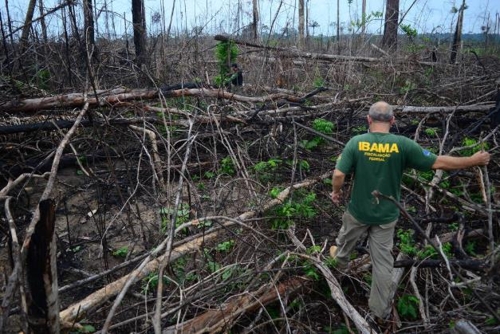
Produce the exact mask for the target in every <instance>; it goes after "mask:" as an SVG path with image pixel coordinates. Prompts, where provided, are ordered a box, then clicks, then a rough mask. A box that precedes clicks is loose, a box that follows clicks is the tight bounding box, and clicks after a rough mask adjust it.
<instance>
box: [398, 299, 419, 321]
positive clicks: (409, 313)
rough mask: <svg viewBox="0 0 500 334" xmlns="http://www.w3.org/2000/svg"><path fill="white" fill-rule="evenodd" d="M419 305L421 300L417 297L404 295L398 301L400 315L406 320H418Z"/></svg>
mask: <svg viewBox="0 0 500 334" xmlns="http://www.w3.org/2000/svg"><path fill="white" fill-rule="evenodd" d="M418 304H419V300H418V298H417V297H415V296H413V295H403V296H402V297H401V298H399V300H398V305H397V309H398V312H399V315H400V316H401V317H403V318H406V319H411V320H415V319H417V317H418V314H417V310H418Z"/></svg>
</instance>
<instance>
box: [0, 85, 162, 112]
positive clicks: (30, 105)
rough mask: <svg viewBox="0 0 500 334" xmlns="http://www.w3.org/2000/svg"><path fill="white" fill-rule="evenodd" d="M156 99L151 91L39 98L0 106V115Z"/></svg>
mask: <svg viewBox="0 0 500 334" xmlns="http://www.w3.org/2000/svg"><path fill="white" fill-rule="evenodd" d="M156 97H158V91H157V90H152V89H123V88H119V89H113V90H110V91H102V92H98V97H97V98H96V97H95V95H88V96H86V94H83V93H71V94H65V95H57V96H48V97H40V98H33V99H24V100H12V101H9V102H6V103H3V104H0V113H7V112H8V113H11V114H12V113H16V112H35V111H38V110H47V109H59V108H65V109H66V108H82V107H83V106H84V104H85V103H86V102H87V103H88V104H89V107H96V106H101V105H106V104H109V105H117V104H120V103H122V102H124V101H130V100H138V99H152V98H156Z"/></svg>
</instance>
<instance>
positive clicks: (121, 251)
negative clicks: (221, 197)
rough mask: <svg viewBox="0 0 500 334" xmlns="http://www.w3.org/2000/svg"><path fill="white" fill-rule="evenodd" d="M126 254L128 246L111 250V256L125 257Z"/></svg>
mask: <svg viewBox="0 0 500 334" xmlns="http://www.w3.org/2000/svg"><path fill="white" fill-rule="evenodd" d="M127 254H128V247H127V246H123V247H120V248H118V249H117V250H115V251H114V252H113V256H116V257H126V256H127Z"/></svg>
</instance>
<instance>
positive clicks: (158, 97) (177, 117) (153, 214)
mask: <svg viewBox="0 0 500 334" xmlns="http://www.w3.org/2000/svg"><path fill="white" fill-rule="evenodd" d="M198 43H199V41H192V43H191V44H188V45H187V46H186V45H185V46H184V47H185V48H186V49H184V50H183V52H182V55H186V56H185V57H183V56H182V55H181V53H173V54H172V55H170V56H169V59H168V60H164V61H162V65H164V67H162V70H164V69H168V70H171V73H169V74H168V75H166V76H162V75H158V76H157V75H151V73H144V72H141V71H140V70H139V69H137V68H135V67H134V66H133V63H132V62H131V60H129V59H121V58H120V57H121V55H120V54H119V53H113V52H112V51H111V50H112V48H110V50H108V51H105V48H106V45H103V49H104V51H103V50H101V54H100V57H101V58H100V62H99V67H96V68H95V73H94V74H95V76H94V78H93V80H95V81H94V82H95V85H94V86H95V87H96V88H99V89H95V90H92V89H89V90H87V89H85V91H84V93H78V91H79V88H78V85H67V86H66V84H65V87H74V91H71V92H70V93H68V91H62V90H61V91H59V94H51V95H48V94H46V92H44V91H41V90H38V89H35V88H36V85H35V86H29V87H23V86H20V84H19V83H20V82H16V81H15V80H14V79H12V78H11V79H10V80H7V79H6V78H5V77H3V78H2V88H3V89H2V94H3V98H2V102H1V104H0V111H1V112H2V116H3V118H2V125H1V126H0V134H1V135H2V145H1V149H0V163H1V165H0V174H1V177H2V179H1V186H0V189H1V190H0V199H2V202H3V204H4V205H3V207H2V212H1V213H2V218H1V219H2V220H1V222H2V232H3V238H2V245H3V249H2V251H3V254H2V258H3V259H4V261H3V262H2V265H3V274H4V275H3V278H4V285H3V286H4V291H3V302H2V310H3V313H2V322H1V325H2V326H1V327H2V329H3V330H4V331H7V332H10V331H14V330H16V331H20V330H24V331H25V332H27V327H28V326H33V320H40V319H45V321H47V322H48V323H50V326H51V328H52V329H53V330H56V329H57V328H59V327H60V328H62V329H63V330H64V331H68V332H78V331H80V332H84V331H86V330H88V331H98V332H100V333H106V332H110V333H130V332H137V333H149V332H153V331H155V332H156V333H205V332H210V333H216V332H232V333H282V332H283V333H292V332H293V333H334V332H335V331H336V330H339V331H340V330H342V331H343V332H347V331H349V332H353V331H355V330H357V331H358V332H360V333H369V332H371V331H372V330H378V329H373V328H372V324H371V323H369V322H368V321H367V319H366V316H367V298H366V296H365V295H366V291H367V289H369V280H370V277H369V276H370V274H369V273H370V270H369V259H367V258H366V255H364V247H365V246H366V245H364V244H361V245H360V247H359V251H358V254H357V256H356V258H355V259H354V263H353V268H352V269H351V271H350V272H348V273H340V272H339V271H338V270H337V269H335V267H334V266H332V263H331V261H329V260H328V255H327V253H328V252H325V249H327V247H329V246H330V245H331V243H332V242H333V241H334V238H335V235H336V233H337V231H338V229H339V228H340V217H341V214H342V210H339V209H338V208H335V207H334V206H333V205H332V204H331V202H330V200H329V196H328V194H329V192H330V188H331V186H330V185H329V183H328V179H329V177H330V173H331V171H332V169H333V168H334V164H335V162H334V161H335V157H337V156H338V154H339V153H340V151H341V150H342V147H343V144H344V143H346V142H347V140H348V139H349V138H350V137H351V136H352V135H354V134H357V133H361V132H364V131H366V125H365V121H364V114H365V113H366V110H367V107H368V106H369V105H370V104H371V103H372V102H374V101H376V100H379V99H384V100H386V101H388V102H389V103H391V104H394V105H395V106H396V110H397V117H398V123H397V126H396V127H395V128H394V129H393V131H394V132H398V133H401V134H403V135H406V136H409V137H412V138H415V139H416V140H417V141H418V142H419V143H421V144H422V145H424V146H426V147H429V148H431V149H433V150H435V151H436V152H440V153H449V154H464V155H467V154H470V152H471V150H474V149H477V148H478V147H483V148H485V149H488V150H490V151H491V153H492V154H493V158H492V162H491V164H490V165H489V166H488V168H482V169H471V170H464V171H458V172H455V173H450V174H446V173H440V172H437V173H435V174H423V173H418V174H417V173H414V172H413V171H408V173H407V175H406V178H405V182H404V190H403V196H402V198H403V201H402V203H401V204H402V205H403V207H404V209H405V210H406V211H407V212H408V213H409V214H410V215H411V217H412V218H413V219H414V220H415V222H417V223H418V224H419V225H420V226H422V227H423V228H424V229H425V233H426V234H427V236H428V238H430V240H431V242H432V243H434V244H435V245H436V246H437V247H438V248H439V250H440V252H441V254H443V255H444V256H445V258H446V261H445V260H443V258H442V257H441V256H440V255H439V253H433V252H432V250H431V247H429V245H428V241H427V240H426V238H424V236H422V235H420V234H419V233H418V232H415V233H410V232H411V231H413V230H414V227H413V225H412V223H411V222H410V220H409V219H408V218H405V217H402V219H401V222H400V227H401V232H400V233H398V235H397V236H396V239H397V240H396V241H397V242H396V243H395V244H396V245H397V246H396V247H395V249H394V253H395V254H394V255H395V256H398V260H400V261H399V262H397V263H398V266H399V268H400V269H399V270H397V271H396V273H395V275H394V287H395V289H394V310H393V316H394V317H393V318H394V319H395V320H394V322H392V323H390V324H389V327H388V328H385V329H384V330H386V332H404V333H409V332H415V333H419V332H446V331H447V330H448V329H449V328H450V327H454V328H456V329H455V330H459V329H460V328H466V329H465V331H464V332H462V333H475V330H477V329H478V330H480V331H481V332H491V333H493V332H497V331H498V330H499V327H498V326H499V324H500V323H499V322H498V320H499V319H498V318H499V316H500V315H499V308H500V296H499V295H498V291H499V290H498V284H499V279H500V277H499V272H498V258H499V255H498V252H499V248H498V238H499V228H500V221H499V206H500V198H499V192H500V189H499V188H498V187H499V180H500V174H499V173H500V168H499V167H500V166H499V162H498V161H499V160H498V142H497V140H498V125H497V123H495V121H494V117H492V115H493V114H492V113H491V111H494V109H495V98H496V94H497V86H496V83H495V80H497V79H498V78H499V77H500V71H499V69H500V66H499V63H500V60H499V59H498V58H495V57H490V58H483V59H482V61H481V62H480V63H479V62H478V59H477V58H475V57H472V56H470V57H469V56H468V55H467V54H466V55H464V56H463V58H462V61H461V62H460V63H459V64H457V65H453V66H451V65H447V64H444V63H439V62H437V63H428V62H426V61H425V59H422V58H421V57H420V55H416V54H412V55H410V56H408V55H403V54H401V55H396V56H394V57H391V58H388V57H385V56H384V57H383V58H380V53H379V52H378V51H377V50H376V49H369V50H365V51H366V52H365V54H367V55H366V57H365V56H364V57H348V56H344V57H328V56H323V57H322V56H319V55H321V54H320V53H318V54H313V53H308V54H305V53H298V52H295V51H293V50H291V49H289V48H280V49H278V48H275V49H272V48H271V49H269V48H264V49H263V48H261V47H260V46H259V45H253V44H245V43H241V44H239V48H240V59H239V63H240V64H241V67H243V68H244V75H245V86H243V87H242V88H241V89H239V90H237V91H226V90H223V89H218V88H214V86H213V85H212V83H211V82H210V80H206V79H210V78H211V77H213V76H214V74H215V73H216V68H215V67H216V65H215V64H213V63H211V61H212V59H211V56H210V55H211V52H212V49H211V47H212V46H213V44H210V43H208V46H207V45H204V44H203V45H204V47H206V48H204V49H203V48H202V49H203V51H202V52H198V51H196V50H198V49H200V45H199V44H198ZM205 43H206V41H205ZM187 48H189V49H187ZM187 50H188V51H187ZM367 59H369V60H367ZM70 63H71V62H68V63H67V64H70ZM68 66H69V65H68ZM152 68H153V69H155V70H156V71H157V72H156V74H159V72H160V67H154V66H152ZM153 71H154V70H153ZM167 72H168V71H167ZM63 77H64V76H63V75H61V80H62V78H63ZM152 77H155V78H156V77H162V78H163V80H153V79H151V78H152ZM148 78H149V79H148ZM195 78H204V80H203V81H204V83H205V85H204V86H203V87H198V88H189V89H180V90H174V91H165V90H163V91H162V90H161V89H158V88H159V87H161V86H162V85H163V84H167V83H168V84H174V83H178V82H188V81H194V79H195ZM319 79H321V80H320V81H319ZM16 80H17V79H16ZM65 80H68V79H67V78H66V79H65ZM119 85H126V86H128V87H134V88H123V87H118V86H119ZM20 87H21V88H20ZM144 87H149V88H144ZM30 89H31V90H30ZM21 93H22V94H24V95H21ZM497 108H498V104H497ZM318 120H323V121H324V122H329V124H332V125H333V127H332V128H331V129H330V130H328V129H327V130H325V128H324V127H321V126H320V125H318V123H317V122H318ZM323 125H324V123H323ZM46 200H50V201H52V202H53V205H49V207H46V208H45V210H48V212H49V214H48V215H47V214H45V215H44V213H43V212H44V210H41V208H40V206H39V203H42V202H43V203H47V202H44V201H46ZM49 203H50V202H49ZM50 210H53V211H52V213H53V215H54V221H53V223H54V224H55V225H54V229H55V236H56V237H55V238H54V240H53V242H52V243H51V245H49V246H48V247H47V248H48V249H49V251H47V252H48V254H51V256H54V258H55V259H56V262H54V263H56V264H57V266H56V267H55V266H53V267H50V265H49V268H48V271H47V272H45V273H42V274H41V275H42V277H44V278H47V277H49V276H51V273H52V274H54V275H52V279H54V281H55V283H57V285H55V288H54V286H53V288H54V289H53V291H52V294H51V295H50V296H51V297H52V300H54V298H56V300H57V301H58V303H56V304H58V305H54V304H52V306H51V305H38V304H37V301H38V300H39V298H33V294H36V293H39V291H45V292H46V291H47V288H48V287H47V285H45V287H44V286H41V287H38V288H39V289H40V290H37V291H36V292H35V291H33V289H34V287H33V285H29V284H25V283H26V280H28V281H29V277H30V275H33V270H31V269H30V268H31V265H30V261H33V259H32V258H31V257H30V256H29V254H28V253H29V248H30V247H33V246H32V244H33V243H32V238H33V235H34V234H33V233H34V232H35V226H37V225H40V221H45V220H47V219H45V220H44V219H42V218H41V217H45V218H47V217H50V216H51V215H50V212H51V211H50ZM48 220H50V219H48ZM35 235H36V233H35ZM45 241H47V242H49V241H50V240H45ZM37 245H38V244H37ZM37 247H39V246H37ZM50 247H53V248H50ZM50 249H52V252H51V251H50ZM54 251H55V253H54ZM404 253H406V254H408V255H409V256H410V257H412V258H413V261H409V260H408V259H405V256H404ZM405 261H406V262H405ZM42 269H43V268H42ZM51 270H53V271H52V272H51ZM26 277H28V279H26ZM56 277H57V280H55V278H56ZM160 278H161V279H160ZM54 281H52V282H54ZM48 297H49V296H47V298H48ZM48 304H50V303H48ZM43 306H45V307H43ZM30 308H31V309H32V308H35V309H39V308H42V309H45V308H46V309H52V311H53V310H54V308H57V312H59V313H58V316H57V314H56V315H55V318H50V319H52V320H50V321H49V320H48V319H49V317H48V315H47V314H44V313H43V312H42V314H39V313H36V312H33V311H30ZM28 314H29V315H30V316H29V317H28ZM37 314H38V316H37ZM52 316H54V314H52ZM28 324H30V325H28Z"/></svg>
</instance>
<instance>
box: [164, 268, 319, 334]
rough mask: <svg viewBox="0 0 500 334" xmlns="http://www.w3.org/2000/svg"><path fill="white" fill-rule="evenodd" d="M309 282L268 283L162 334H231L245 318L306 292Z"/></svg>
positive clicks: (294, 278) (297, 278)
mask: <svg viewBox="0 0 500 334" xmlns="http://www.w3.org/2000/svg"><path fill="white" fill-rule="evenodd" d="M308 282H310V281H308V280H306V279H304V278H301V277H293V278H291V279H289V280H288V281H286V282H283V283H281V284H278V285H277V286H276V285H275V284H273V283H268V284H266V285H264V286H262V287H261V288H260V289H259V290H258V291H255V292H246V293H244V294H241V295H240V296H235V297H234V296H233V297H230V300H229V301H228V302H226V303H224V304H222V305H221V306H220V307H219V308H217V309H211V310H208V311H206V312H204V313H202V314H200V315H199V316H197V317H195V318H193V319H190V320H187V321H185V322H183V323H181V324H178V325H174V326H171V327H168V328H165V329H164V330H163V331H162V334H175V333H191V334H203V333H219V332H223V331H224V332H229V331H230V329H231V326H232V325H233V324H234V322H235V321H236V320H237V319H238V318H239V317H241V315H242V314H244V313H249V312H254V311H256V310H258V309H259V308H261V307H264V306H266V305H268V304H269V303H272V302H274V301H276V300H278V299H285V297H286V296H290V295H292V294H294V293H297V291H299V290H300V289H303V288H304V287H305V286H306V285H305V284H306V283H308Z"/></svg>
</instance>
